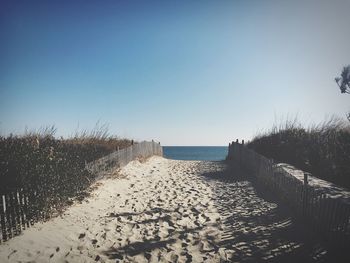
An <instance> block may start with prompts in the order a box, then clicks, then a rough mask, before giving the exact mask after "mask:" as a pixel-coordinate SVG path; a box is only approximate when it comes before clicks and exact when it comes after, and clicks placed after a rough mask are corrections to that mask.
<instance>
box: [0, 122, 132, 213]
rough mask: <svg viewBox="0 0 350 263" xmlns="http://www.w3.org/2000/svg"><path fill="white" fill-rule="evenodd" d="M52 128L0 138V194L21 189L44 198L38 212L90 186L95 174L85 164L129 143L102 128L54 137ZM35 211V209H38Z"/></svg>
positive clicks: (50, 207) (129, 142) (62, 201)
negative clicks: (41, 195)
mask: <svg viewBox="0 0 350 263" xmlns="http://www.w3.org/2000/svg"><path fill="white" fill-rule="evenodd" d="M55 133H56V128H55V127H54V126H49V127H44V128H41V129H39V130H32V131H26V132H25V133H24V134H22V135H9V136H0V180H1V184H0V194H1V193H6V192H10V191H13V190H16V189H20V188H25V189H27V190H28V191H36V192H38V193H41V194H43V195H45V196H43V198H42V202H41V203H40V204H39V205H38V207H40V206H41V208H40V210H43V209H52V208H53V207H54V206H57V205H62V203H64V202H65V201H68V200H69V199H70V198H71V197H75V196H77V195H79V194H81V193H82V192H84V190H85V189H86V188H87V187H88V186H89V185H90V184H91V181H92V180H93V179H94V177H95V175H94V174H91V173H89V172H88V171H87V169H85V164H86V163H87V162H91V161H93V160H95V159H98V158H100V157H102V156H104V155H107V154H109V153H111V152H113V151H115V150H116V149H118V148H119V149H122V148H125V147H128V146H129V145H131V143H132V141H131V140H128V139H120V138H118V137H116V136H112V135H110V134H109V133H108V131H107V130H106V129H105V128H95V129H94V130H92V131H91V132H87V131H83V132H77V133H75V134H74V135H73V136H70V137H69V138H56V137H55ZM38 209H39V208H38Z"/></svg>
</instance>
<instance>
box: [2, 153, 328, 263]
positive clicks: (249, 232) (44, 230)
mask: <svg viewBox="0 0 350 263" xmlns="http://www.w3.org/2000/svg"><path fill="white" fill-rule="evenodd" d="M232 177H233V179H232ZM314 247H315V244H311V245H310V244H309V243H308V242H306V241H305V239H303V237H301V236H300V235H298V233H297V232H296V230H295V227H294V224H293V223H292V220H291V219H290V216H289V214H288V212H286V211H284V210H281V209H280V208H279V206H278V205H277V204H276V203H275V202H273V201H271V200H270V201H269V200H268V198H266V197H263V196H259V194H258V193H257V191H256V190H255V188H254V187H253V185H252V184H251V183H250V182H249V181H247V180H246V179H245V178H244V177H242V175H241V174H239V172H235V171H232V170H230V168H229V167H228V166H227V165H226V164H225V163H223V162H203V161H175V160H168V159H165V158H162V157H152V158H150V159H148V160H147V161H145V162H139V161H133V162H131V163H129V164H128V165H127V166H125V167H124V168H122V169H121V170H119V171H118V172H115V173H114V175H111V176H109V177H108V178H102V179H100V180H99V181H98V182H96V183H95V190H94V191H93V192H92V194H91V196H90V197H89V198H87V199H86V200H84V201H83V202H82V203H75V204H73V205H72V206H71V207H69V208H68V209H67V210H66V211H65V213H64V214H62V215H61V216H59V217H56V218H53V219H51V220H50V221H48V222H45V223H37V224H35V225H34V226H33V227H31V228H29V229H27V230H25V231H24V232H23V233H22V234H21V235H20V236H17V237H15V238H13V239H11V240H9V241H7V242H5V243H3V244H0V262H140V263H141V262H256V261H271V260H273V259H275V260H277V261H280V260H282V261H283V260H284V261H283V262H295V260H305V261H306V260H307V261H309V262H312V261H314V260H317V257H318V256H319V254H321V255H322V253H325V252H324V251H323V250H322V248H320V247H317V249H318V250H317V251H318V252H317V253H315V252H314V251H315V249H314ZM277 261H276V262H277Z"/></svg>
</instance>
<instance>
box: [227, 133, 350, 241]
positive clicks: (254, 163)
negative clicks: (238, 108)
mask: <svg viewBox="0 0 350 263" xmlns="http://www.w3.org/2000/svg"><path fill="white" fill-rule="evenodd" d="M227 160H232V161H235V162H237V163H238V164H240V165H241V166H242V167H244V168H245V169H247V170H249V171H250V172H251V173H252V174H253V175H254V177H255V178H256V180H257V182H258V183H259V184H261V185H264V186H265V187H266V188H268V189H270V190H271V191H272V192H273V193H274V194H276V195H277V196H278V197H279V199H281V200H282V201H284V202H286V203H288V204H289V206H290V207H291V208H292V209H293V211H294V213H295V215H296V217H297V218H299V219H301V220H302V221H303V222H306V223H308V224H309V227H310V228H312V229H313V230H314V231H315V232H316V233H318V234H320V235H321V236H323V237H324V238H325V239H326V240H327V241H330V242H331V243H332V244H337V245H341V246H343V245H344V246H349V245H350V198H349V197H350V193H349V192H347V191H346V190H344V189H340V188H336V189H334V188H332V189H328V188H329V187H327V185H331V184H330V183H327V182H325V181H324V180H321V179H316V180H315V179H314V180H313V181H315V182H321V183H313V184H310V183H309V180H310V177H311V176H310V175H309V174H307V173H305V174H304V176H303V178H300V177H297V176H295V175H293V174H292V173H291V172H288V171H287V170H285V169H284V168H283V166H281V165H278V164H275V163H274V162H273V160H271V159H268V158H266V157H264V156H263V155H260V154H258V153H256V152H255V151H254V150H251V149H249V148H248V147H246V146H245V145H244V141H242V143H239V142H238V140H237V141H236V142H232V143H230V144H229V149H228V156H227ZM322 181H323V182H324V184H322ZM320 185H323V186H320ZM324 185H326V187H324Z"/></svg>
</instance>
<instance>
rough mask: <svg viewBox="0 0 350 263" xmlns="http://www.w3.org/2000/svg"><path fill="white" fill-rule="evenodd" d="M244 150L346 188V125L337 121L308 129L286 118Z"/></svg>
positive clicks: (349, 183)
mask: <svg viewBox="0 0 350 263" xmlns="http://www.w3.org/2000/svg"><path fill="white" fill-rule="evenodd" d="M248 147H249V148H251V149H254V150H255V151H257V152H258V153H260V154H262V155H265V156H267V157H269V158H273V159H274V160H275V161H277V162H285V163H289V164H292V165H294V166H296V167H297V168H299V169H301V170H304V171H307V172H310V173H312V175H314V176H316V177H318V178H321V179H324V180H327V181H330V182H333V183H335V184H337V185H340V186H343V187H345V188H348V189H350V125H349V123H348V122H346V121H343V120H341V119H339V118H336V117H332V118H330V119H328V120H326V121H324V122H323V123H320V124H318V125H310V126H309V127H304V126H303V125H301V124H300V122H299V121H298V119H297V118H295V119H292V120H291V119H289V120H286V121H284V122H281V123H280V124H278V125H274V126H273V127H272V128H271V129H270V130H268V131H265V132H261V133H260V134H258V135H257V136H255V138H253V140H252V141H251V142H250V143H248Z"/></svg>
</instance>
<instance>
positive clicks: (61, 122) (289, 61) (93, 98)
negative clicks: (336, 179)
mask: <svg viewBox="0 0 350 263" xmlns="http://www.w3.org/2000/svg"><path fill="white" fill-rule="evenodd" d="M349 10H350V1H348V0H336V1H334V0H333V1H331V0H329V1H322V0H321V1H316V0H315V1H307V0H306V1H277V0H276V1H273V0H270V1H269V0H266V1H258V0H257V1H249V0H248V1H159V2H150V1H139V2H137V1H40V2H39V1H16V0H14V1H8V2H6V1H1V2H0V33H1V34H0V130H1V133H2V134H8V133H10V132H15V133H20V132H23V131H24V129H25V126H28V127H29V128H38V127H40V126H42V125H49V124H55V125H56V126H57V128H58V133H57V134H58V135H65V136H67V135H69V134H72V133H73V132H74V131H75V130H76V129H77V127H78V125H79V128H80V129H85V128H87V129H90V128H93V126H94V125H95V123H96V122H97V121H98V120H100V122H102V123H104V122H106V123H109V124H110V131H111V132H112V133H116V134H117V135H119V136H125V137H130V138H135V139H137V140H143V139H146V140H149V139H155V140H158V141H160V142H161V143H162V144H163V145H226V144H228V142H229V141H231V140H233V139H236V138H240V139H241V138H245V139H250V138H251V137H252V136H253V135H254V134H255V133H256V132H257V131H258V130H260V129H266V128H268V127H270V126H271V124H272V123H273V122H274V120H275V118H276V116H277V118H280V117H282V116H286V115H288V114H289V115H292V116H293V115H295V114H298V115H299V117H300V119H301V120H302V121H303V122H305V123H307V122H310V121H313V122H319V121H322V120H323V119H324V117H325V116H326V115H332V114H337V115H339V116H342V117H343V116H345V112H347V111H348V110H350V96H347V95H344V94H340V92H339V90H338V88H337V86H336V83H335V82H334V77H336V76H337V75H339V73H340V71H341V69H342V67H343V66H345V65H347V64H349V63H350V50H349V47H350V28H349V25H350V15H349Z"/></svg>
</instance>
